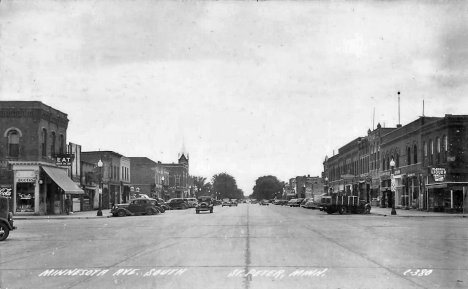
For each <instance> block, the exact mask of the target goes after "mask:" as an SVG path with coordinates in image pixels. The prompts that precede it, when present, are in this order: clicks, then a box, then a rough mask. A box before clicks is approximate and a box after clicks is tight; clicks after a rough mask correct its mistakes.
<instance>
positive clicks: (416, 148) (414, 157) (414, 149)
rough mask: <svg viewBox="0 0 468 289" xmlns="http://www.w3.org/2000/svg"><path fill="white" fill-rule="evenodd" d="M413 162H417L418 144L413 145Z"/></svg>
mask: <svg viewBox="0 0 468 289" xmlns="http://www.w3.org/2000/svg"><path fill="white" fill-rule="evenodd" d="M413 163H414V164H417V163H418V146H417V145H414V148H413Z"/></svg>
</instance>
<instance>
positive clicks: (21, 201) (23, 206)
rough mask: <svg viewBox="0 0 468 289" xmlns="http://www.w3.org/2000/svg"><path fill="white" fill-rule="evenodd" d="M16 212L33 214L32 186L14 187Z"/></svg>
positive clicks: (24, 184) (23, 184) (19, 185)
mask: <svg viewBox="0 0 468 289" xmlns="http://www.w3.org/2000/svg"><path fill="white" fill-rule="evenodd" d="M16 212H34V184H33V183H19V184H17V185H16Z"/></svg>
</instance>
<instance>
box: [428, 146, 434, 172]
mask: <svg viewBox="0 0 468 289" xmlns="http://www.w3.org/2000/svg"><path fill="white" fill-rule="evenodd" d="M433 164H434V141H433V140H430V141H429V165H430V166H432V165H433Z"/></svg>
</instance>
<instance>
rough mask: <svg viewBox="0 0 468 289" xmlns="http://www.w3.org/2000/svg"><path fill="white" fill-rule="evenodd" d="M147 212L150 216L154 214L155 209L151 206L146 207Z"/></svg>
mask: <svg viewBox="0 0 468 289" xmlns="http://www.w3.org/2000/svg"><path fill="white" fill-rule="evenodd" d="M146 214H147V215H148V216H150V215H154V212H153V209H150V208H148V209H146Z"/></svg>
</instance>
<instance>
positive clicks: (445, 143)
mask: <svg viewBox="0 0 468 289" xmlns="http://www.w3.org/2000/svg"><path fill="white" fill-rule="evenodd" d="M447 154H448V138H447V136H446V135H445V136H444V162H447Z"/></svg>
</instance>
